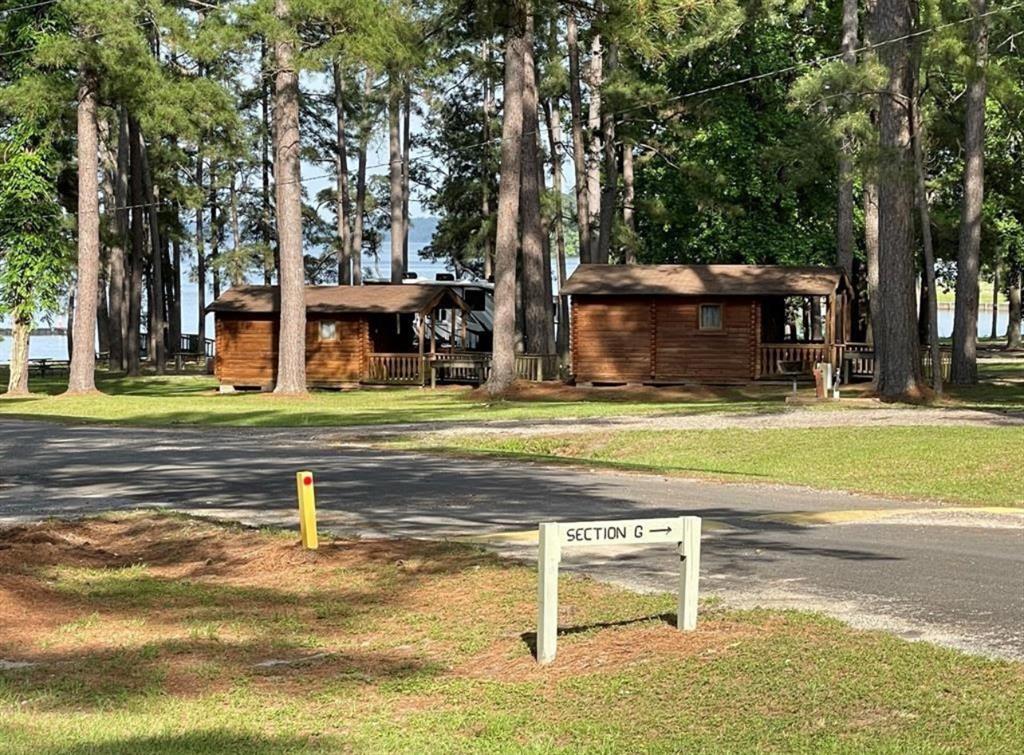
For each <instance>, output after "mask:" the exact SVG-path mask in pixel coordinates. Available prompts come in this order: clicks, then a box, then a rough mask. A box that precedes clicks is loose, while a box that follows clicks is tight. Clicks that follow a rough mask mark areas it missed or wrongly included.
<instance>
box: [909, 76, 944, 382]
mask: <svg viewBox="0 0 1024 755" xmlns="http://www.w3.org/2000/svg"><path fill="white" fill-rule="evenodd" d="M917 88H918V87H916V86H915V87H914V89H915V90H916V89H917ZM914 94H915V97H914V98H913V99H912V101H911V102H912V108H913V110H912V116H911V123H912V126H913V129H914V134H913V144H914V173H915V175H916V177H917V208H918V212H919V213H920V215H921V244H922V246H923V248H924V278H925V279H924V286H922V288H923V289H924V291H925V295H926V299H927V302H926V303H927V308H928V314H927V320H928V340H927V343H928V353H929V355H930V358H931V364H932V390H934V391H935V393H936V394H937V395H939V396H941V395H942V353H941V349H940V348H939V304H938V294H937V292H936V288H935V247H934V245H933V244H932V221H931V213H930V212H929V209H928V187H927V184H926V183H925V175H924V127H923V125H922V121H921V109H920V106H919V105H918V104H917V98H916V94H917V92H916V91H915V92H914Z"/></svg>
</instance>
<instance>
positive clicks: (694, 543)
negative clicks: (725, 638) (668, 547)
mask: <svg viewBox="0 0 1024 755" xmlns="http://www.w3.org/2000/svg"><path fill="white" fill-rule="evenodd" d="M656 543H675V544H676V550H677V552H678V553H679V607H678V610H677V612H676V626H677V627H678V628H679V629H680V630H683V631H691V630H693V629H696V628H697V582H698V576H699V574H700V517H699V516H677V517H669V518H662V519H622V520H615V521H606V522H546V523H544V524H541V525H540V531H539V533H538V540H537V544H538V549H537V661H538V662H539V663H551V661H553V660H554V659H555V653H556V652H557V649H558V647H557V645H558V564H559V562H560V561H561V560H562V548H569V547H574V546H575V547H579V546H583V547H594V546H601V545H652V544H656Z"/></svg>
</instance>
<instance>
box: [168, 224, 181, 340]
mask: <svg viewBox="0 0 1024 755" xmlns="http://www.w3.org/2000/svg"><path fill="white" fill-rule="evenodd" d="M175 212H176V213H177V214H179V215H180V213H181V207H180V206H178V205H177V204H175ZM171 275H172V278H171V285H170V289H171V291H172V296H171V304H170V311H171V351H172V352H173V353H174V354H177V353H178V351H179V350H180V349H181V241H180V240H179V239H178V237H177V236H174V237H172V239H171Z"/></svg>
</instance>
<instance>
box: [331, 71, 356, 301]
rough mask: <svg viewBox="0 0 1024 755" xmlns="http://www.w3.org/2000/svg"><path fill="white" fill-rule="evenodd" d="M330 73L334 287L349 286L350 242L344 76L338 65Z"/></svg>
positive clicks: (350, 266) (350, 271)
mask: <svg viewBox="0 0 1024 755" xmlns="http://www.w3.org/2000/svg"><path fill="white" fill-rule="evenodd" d="M332 71H333V73H334V118H335V128H336V140H337V141H336V146H337V150H338V153H337V155H336V157H335V160H336V163H335V164H336V166H337V179H338V187H337V192H338V193H337V197H336V198H335V213H334V214H335V216H336V217H337V220H338V284H339V285H342V286H347V285H350V284H351V283H352V239H351V237H350V234H349V228H348V146H347V142H346V138H345V74H344V71H342V69H341V63H339V62H338V61H337V60H335V61H334V63H333V64H332Z"/></svg>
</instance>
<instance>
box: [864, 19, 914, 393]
mask: <svg viewBox="0 0 1024 755" xmlns="http://www.w3.org/2000/svg"><path fill="white" fill-rule="evenodd" d="M875 17H876V18H875V26H876V29H877V35H878V39H879V40H895V41H890V42H889V43H888V44H885V45H884V46H882V47H880V48H879V59H880V61H881V63H882V64H883V66H884V67H885V68H886V70H887V73H888V80H887V82H886V84H885V87H884V90H883V92H882V96H881V99H880V103H879V112H878V121H879V140H880V146H881V152H882V160H883V162H884V168H883V169H882V170H881V172H880V175H879V185H878V235H879V239H878V242H879V243H878V277H879V282H878V297H877V298H878V310H879V311H878V316H877V317H875V319H874V326H875V333H874V337H875V354H876V356H877V360H876V373H875V388H876V390H877V391H878V394H879V396H881V397H882V398H883V399H884V400H889V401H892V400H906V399H915V398H918V397H919V396H920V395H921V362H920V356H919V354H920V352H919V347H918V344H917V333H916V330H917V329H916V321H917V303H916V290H915V289H916V285H915V270H914V268H915V265H914V249H913V240H914V230H913V220H912V217H913V204H914V181H913V160H912V158H911V144H910V112H909V105H910V99H911V97H912V96H913V81H914V71H913V64H912V63H913V56H911V54H910V43H909V41H908V40H907V39H906V37H907V35H909V34H910V32H911V30H912V28H913V17H912V13H911V7H910V3H909V2H907V0H878V3H877V6H876V8H875Z"/></svg>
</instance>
